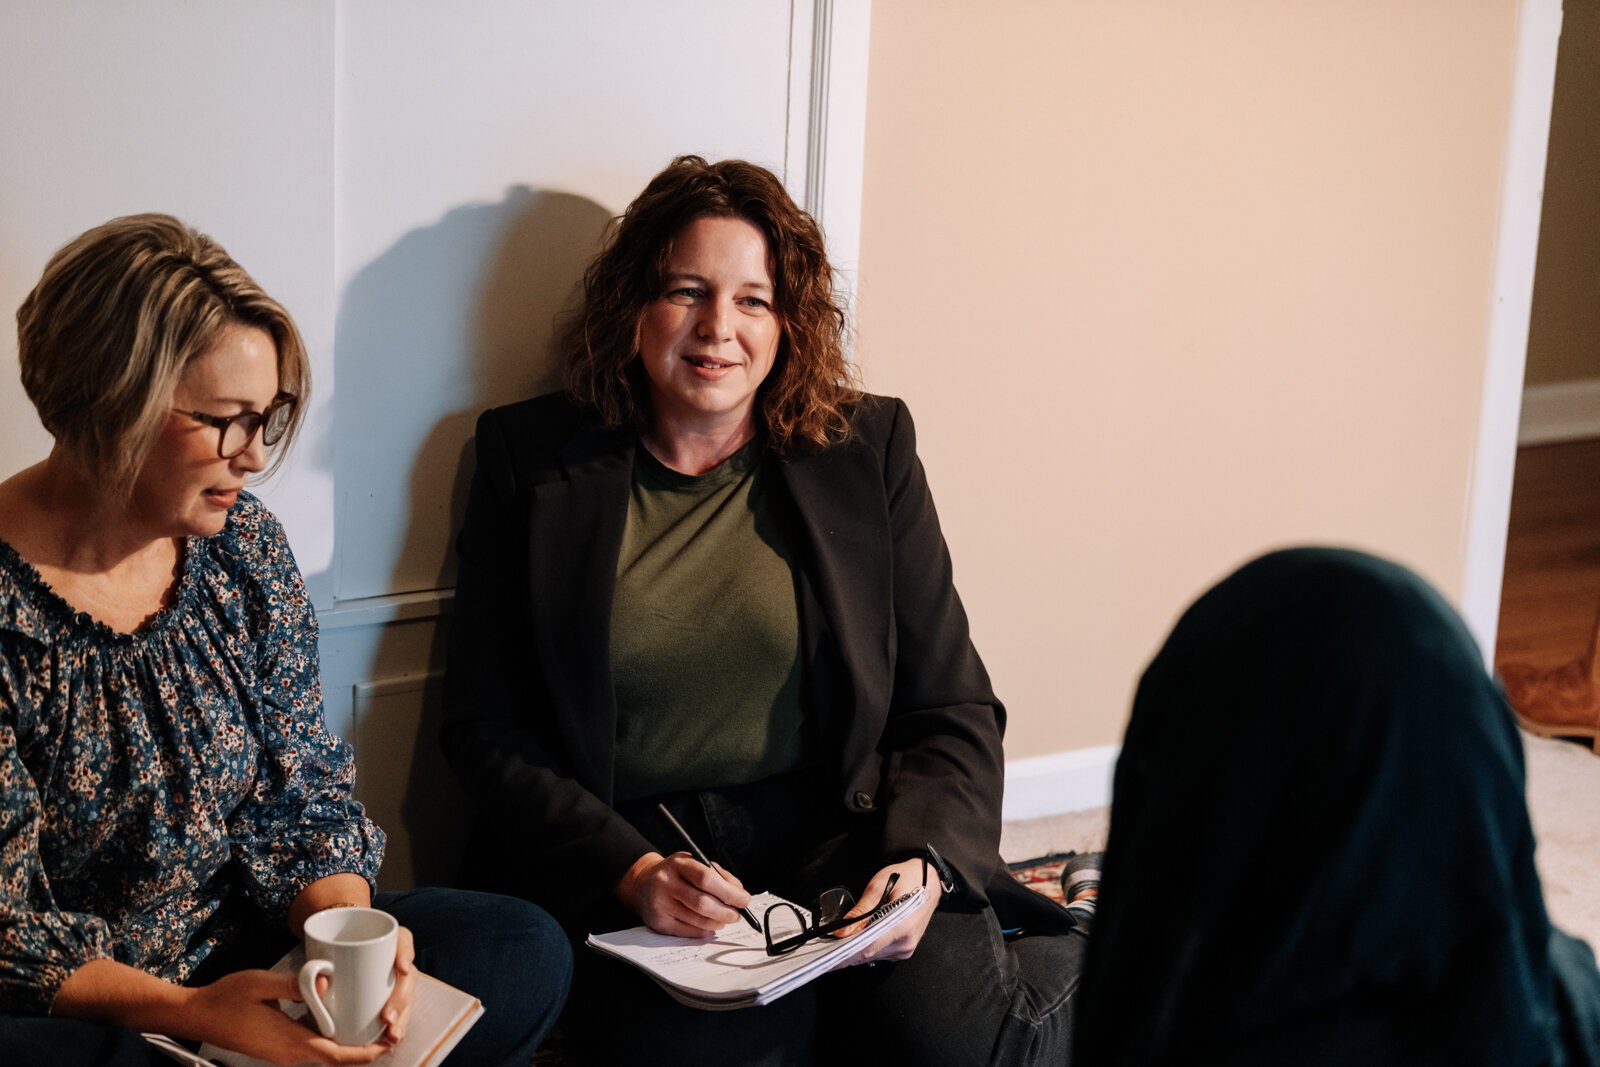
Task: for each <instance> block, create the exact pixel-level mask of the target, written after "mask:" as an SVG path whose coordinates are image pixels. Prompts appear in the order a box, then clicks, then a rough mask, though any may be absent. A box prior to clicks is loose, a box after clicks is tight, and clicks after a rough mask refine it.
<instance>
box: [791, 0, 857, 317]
mask: <svg viewBox="0 0 1600 1067" xmlns="http://www.w3.org/2000/svg"><path fill="white" fill-rule="evenodd" d="M871 30H872V0H811V2H810V3H806V2H803V0H795V2H794V3H793V4H792V6H791V7H790V24H789V114H788V145H787V152H788V156H787V158H786V159H785V160H784V180H785V182H786V183H787V184H788V186H789V191H790V193H791V194H793V195H794V197H795V199H796V200H798V201H799V202H800V206H801V207H803V208H805V209H806V210H807V211H808V212H810V213H811V216H812V217H813V218H815V219H816V220H817V223H818V224H819V225H820V226H821V227H822V231H823V233H824V235H825V236H826V237H827V240H828V257H829V259H831V260H832V261H833V265H834V268H835V271H836V274H837V279H836V283H837V285H838V286H839V291H840V292H841V293H842V294H843V296H844V298H845V304H846V307H847V308H848V309H849V310H850V312H851V318H852V320H853V319H854V312H855V302H856V272H857V269H858V267H859V263H860V258H861V193H862V181H863V177H864V175H865V165H866V143H867V60H868V43H869V40H870V37H871Z"/></svg>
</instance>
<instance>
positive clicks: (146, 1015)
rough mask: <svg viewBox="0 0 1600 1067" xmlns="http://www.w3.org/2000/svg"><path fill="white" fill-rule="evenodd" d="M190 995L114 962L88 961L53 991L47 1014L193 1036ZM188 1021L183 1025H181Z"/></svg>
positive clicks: (177, 986)
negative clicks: (53, 995)
mask: <svg viewBox="0 0 1600 1067" xmlns="http://www.w3.org/2000/svg"><path fill="white" fill-rule="evenodd" d="M193 994H194V991H193V990H191V989H186V988H184V987H183V986H180V985H176V984H174V983H172V982H168V981H165V980H164V979H161V978H157V977H156V976H155V975H153V974H147V973H146V972H144V971H141V970H139V969H138V968H137V967H130V966H128V965H127V964H125V963H118V962H117V961H115V960H109V959H98V960H90V961H89V962H88V963H85V964H84V965H83V966H82V967H79V968H78V969H77V970H75V971H73V972H72V974H71V976H70V977H68V978H67V980H66V981H65V982H63V983H62V984H61V988H60V989H59V990H58V991H57V992H56V999H55V1001H54V1003H52V1004H51V1006H50V1014H51V1015H52V1016H53V1017H55V1018H59V1019H78V1020H81V1021H83V1022H91V1023H101V1024H105V1025H111V1026H125V1027H128V1028H129V1029H132V1030H153V1031H156V1032H158V1033H163V1034H170V1035H172V1036H174V1037H195V1036H197V1035H195V1034H193V1033H190V1032H188V1027H190V1026H192V1025H193V1023H194V1020H193V1018H191V1017H190V1016H191V1014H192V1013H190V1012H189V1011H188V1008H189V1006H190V1002H191V1001H192V999H193ZM186 1020H187V1021H186Z"/></svg>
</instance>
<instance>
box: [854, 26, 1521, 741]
mask: <svg viewBox="0 0 1600 1067" xmlns="http://www.w3.org/2000/svg"><path fill="white" fill-rule="evenodd" d="M1516 15H1517V12H1516V4H1515V0H1406V2H1404V3H1397V2H1395V0H1360V2H1349V3H1342V4H1326V3H1306V2H1286V0H1190V2H1178V0H1120V2H1119V3H1116V4H1107V3H1100V2H1087V0H1070V2H1068V0H1052V2H1042V0H1041V2H1022V0H997V2H990V3H985V4H973V3H970V2H968V0H941V2H929V0H877V2H876V3H875V4H874V5H873V25H872V56H871V67H870V85H869V104H868V126H867V148H866V183H865V192H864V201H863V231H862V252H861V279H860V340H859V346H858V347H859V352H860V357H861V362H862V365H863V368H864V370H865V373H866V378H867V382H868V385H869V387H870V388H872V389H874V390H876V391H880V392H887V393H895V394H899V395H901V396H903V397H905V398H906V399H907V401H908V402H909V403H910V404H911V407H912V411H913V413H915V414H916V416H917V420H918V426H919V431H920V436H921V451H922V454H923V459H924V461H925V463H926V464H927V466H928V470H929V476H930V480H931V482H932V485H933V489H934V493H935V495H936V498H937V500H938V501H939V505H940V510H941V514H942V517H943V520H944V524H945V530H946V534H947V536H948V538H949V540H950V542H951V548H952V551H953V554H954V556H955V561H956V578H957V583H958V585H959V587H960V589H961V591H962V593H963V596H964V597H965V599H966V602H967V607H968V610H969V613H970V614H971V616H972V618H973V628H974V633H975V637H976V639H977V642H978V646H979V649H980V651H981V652H982V653H983V655H984V657H985V659H986V661H987V662H988V664H989V666H990V670H991V672H992V673H993V674H994V676H995V681H996V685H997V687H998V689H999V691H1000V693H1001V696H1002V697H1003V698H1004V699H1005V700H1006V701H1007V703H1008V704H1009V705H1010V707H1011V711H1012V722H1011V728H1010V732H1009V735H1008V745H1007V747H1008V754H1009V755H1010V756H1011V757H1012V758H1017V757H1025V756H1032V755H1040V754H1043V753H1048V752H1055V751H1059V750H1064V749H1070V748H1078V747H1083V746H1089V745H1096V744H1103V743H1108V742H1112V741H1115V740H1118V739H1120V736H1121V730H1122V725H1123V723H1124V721H1125V717H1126V709H1127V706H1128V700H1129V697H1130V695H1131V693H1132V688H1133V685H1134V682H1135V680H1136V678H1137V675H1138V672H1139V671H1140V670H1141V669H1142V667H1143V665H1144V663H1145V661H1146V660H1147V658H1148V657H1149V655H1150V654H1151V653H1152V652H1153V650H1154V649H1155V647H1156V645H1157V643H1158V642H1159V640H1160V639H1161V637H1162V636H1163V634H1164V632H1165V630H1166V628H1167V627H1168V626H1169V625H1170V623H1171V622H1172V620H1173V618H1174V617H1175V615H1176V613H1177V612H1178V611H1179V610H1181V608H1182V607H1183V606H1184V604H1185V603H1186V602H1187V601H1188V600H1189V599H1190V598H1192V597H1193V596H1194V595H1195V594H1197V593H1198V592H1199V591H1200V590H1201V589H1203V588H1204V587H1205V586H1206V585H1207V584H1208V583H1209V582H1211V581H1212V580H1214V579H1215V578H1217V577H1219V576H1220V575H1222V574H1223V573H1225V572H1226V571H1227V570H1229V569H1230V568H1232V567H1233V566H1235V565H1236V564H1238V563H1240V562H1242V561H1243V560H1244V559H1246V558H1248V557H1250V556H1252V555H1254V554H1256V553H1258V552H1260V551H1262V550H1264V549H1267V548H1270V547H1273V546H1277V545H1283V544H1288V543H1294V542H1304V541H1319V542H1338V543H1347V544H1354V545H1359V546H1364V547H1368V548H1371V549H1374V550H1377V551H1381V552H1383V553H1385V554H1387V555H1390V556H1392V557H1396V558H1398V559H1400V560H1402V561H1404V562H1407V563H1409V564H1411V565H1413V566H1415V567H1417V568H1418V569H1420V570H1421V571H1422V572H1423V573H1424V574H1425V575H1426V576H1427V577H1429V578H1431V579H1432V580H1433V581H1435V582H1436V583H1438V584H1439V585H1440V586H1441V587H1443V589H1444V590H1445V592H1446V593H1447V594H1449V595H1451V596H1455V595H1457V594H1458V593H1459V592H1460V587H1461V582H1462V576H1463V566H1464V543H1465V542H1464V539H1465V527H1466V518H1467V507H1468V485H1469V479H1470V477H1471V475H1472V461H1473V450H1474V441H1475V438H1476V432H1477V426H1478V417H1479V407H1480V405H1479V400H1480V391H1481V388H1482V381H1483V375H1484V367H1485V353H1486V348H1487V344H1488V329H1489V313H1490V304H1491V291H1492V281H1493V271H1494V253H1495V248H1494V245H1495V235H1496V225H1497V210H1498V203H1499V201H1498V196H1499V191H1500V185H1501V179H1502V170H1503V156H1504V149H1505V143H1506V131H1507V124H1508V114H1509V105H1510V96H1511V93H1510V86H1511V75H1512V60H1513V52H1514V44H1515V28H1516Z"/></svg>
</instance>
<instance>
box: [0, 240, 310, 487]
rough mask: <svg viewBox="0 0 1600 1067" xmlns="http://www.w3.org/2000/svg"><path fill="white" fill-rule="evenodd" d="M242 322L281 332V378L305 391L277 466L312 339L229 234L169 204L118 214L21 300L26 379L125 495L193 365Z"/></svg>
mask: <svg viewBox="0 0 1600 1067" xmlns="http://www.w3.org/2000/svg"><path fill="white" fill-rule="evenodd" d="M234 324H242V325H246V326H256V327H260V328H261V329H263V330H265V331H266V332H267V333H268V334H270V335H271V337H272V340H273V343H274V345H276V347H277V350H278V388H279V389H280V390H281V391H282V392H285V393H292V394H293V395H294V396H296V397H298V398H299V400H300V403H298V404H297V405H295V412H294V419H293V421H292V422H291V423H290V425H289V428H288V430H287V431H286V432H285V433H284V436H283V438H282V439H281V440H280V441H279V442H278V446H277V450H276V452H275V454H274V457H273V463H272V466H273V467H274V468H275V467H276V466H277V463H278V462H279V461H280V460H281V459H282V456H283V450H284V448H286V447H287V446H288V444H289V442H290V441H292V440H293V439H294V435H295V433H296V431H298V430H299V424H300V418H301V413H302V412H304V411H305V409H306V401H307V394H308V392H309V390H310V387H311V373H310V364H309V362H308V360H307V358H306V349H305V343H304V342H303V341H302V340H301V339H300V331H299V330H298V329H296V328H295V324H294V320H293V319H291V318H290V317H289V313H288V312H287V311H285V310H284V309H283V305H281V304H279V303H278V302H277V301H276V300H274V299H272V298H271V297H270V296H268V295H267V294H266V293H264V292H262V291H261V287H260V286H259V285H257V284H256V283H255V281H254V279H252V278H251V277H250V275H248V274H246V273H245V271H244V268H243V267H241V266H239V264H237V263H235V262H234V261H233V260H232V259H231V258H230V257H229V256H228V253H227V252H226V251H224V250H223V248H222V246H221V245H219V244H217V243H216V242H215V241H213V240H212V239H211V238H209V237H207V236H206V235H204V234H202V233H199V232H197V231H195V230H194V229H192V228H190V227H189V226H186V225H184V224H183V223H182V222H180V221H178V220H177V219H175V218H173V217H172V216H171V215H157V214H147V215H128V216H125V217H123V218H119V219H112V220H111V221H110V222H107V223H104V224H103V225H100V226H96V227H95V228H94V229H92V230H89V231H88V232H86V233H84V234H82V235H80V236H79V237H77V238H75V239H74V240H72V241H71V242H70V243H68V244H67V245H66V246H65V247H63V248H62V249H61V250H60V251H58V252H57V253H56V254H55V255H54V256H52V257H51V258H50V262H49V263H47V264H46V265H45V268H44V275H43V276H42V277H41V278H40V279H39V284H38V285H36V286H34V287H33V292H31V293H29V294H28V298H27V299H26V300H24V301H23V302H22V306H21V307H20V308H18V309H17V349H18V353H17V354H18V358H19V361H20V362H21V364H22V387H23V389H24V390H25V391H26V392H27V394H28V399H29V400H31V401H33V406H34V408H35V410H37V411H38V413H39V421H40V422H42V423H44V428H45V429H46V430H48V431H50V434H51V436H52V437H54V438H55V439H56V443H57V445H58V446H59V447H60V448H61V449H62V450H63V452H64V453H65V455H66V457H67V458H68V459H69V460H71V461H72V462H73V463H75V464H76V465H78V466H79V467H80V468H82V469H83V470H84V471H85V472H86V473H88V474H90V475H91V476H93V477H96V478H98V479H102V480H103V482H104V484H105V486H106V487H107V490H108V491H109V492H112V493H118V494H121V495H123V496H124V497H125V496H126V495H127V494H128V493H131V492H132V490H133V482H134V479H135V478H136V477H137V476H138V474H139V471H140V470H141V469H142V468H143V466H144V463H145V460H146V459H147V458H148V457H149V455H150V449H151V447H152V446H153V445H154V443H155V439H156V435H157V434H158V433H159V432H160V430H161V427H162V426H163V425H164V424H165V422H166V419H167V416H168V412H169V409H170V407H171V405H172V395H173V392H174V391H175V390H176V389H177V386H178V379H179V377H180V376H181V375H182V374H183V370H184V368H185V367H186V366H188V364H189V361H190V360H192V359H194V358H195V357H197V356H200V355H203V354H204V353H206V352H208V351H210V350H211V349H212V348H213V347H214V346H215V345H216V343H217V341H218V339H219V337H220V335H221V334H222V332H223V330H224V329H226V328H227V327H228V326H231V325H234Z"/></svg>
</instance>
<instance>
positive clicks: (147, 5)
mask: <svg viewBox="0 0 1600 1067" xmlns="http://www.w3.org/2000/svg"><path fill="white" fill-rule="evenodd" d="M333 57H334V12H333V9H332V8H331V7H330V6H329V5H328V4H326V3H323V2H321V0H280V2H275V3H252V4H248V5H240V4H185V3H178V2H175V0H127V2H119V3H116V4H90V3H57V2H52V0H17V2H8V3H7V4H5V5H4V6H3V7H0V309H3V310H4V312H5V322H6V326H5V328H4V329H0V472H4V474H7V475H9V474H10V473H11V472H12V471H15V470H17V469H19V468H21V467H24V466H27V465H28V464H30V463H32V462H34V461H36V460H39V459H42V458H43V457H44V455H45V454H46V453H47V452H48V451H49V448H50V439H49V437H48V435H46V434H45V432H44V431H43V430H42V429H41V428H40V427H39V423H38V419H37V418H36V417H35V416H34V412H33V408H32V406H31V405H30V404H29V403H28V401H27V398H26V397H25V396H24V395H23V393H22V389H21V387H20V385H19V384H18V381H17V371H16V333H15V330H14V328H13V327H12V326H11V323H12V321H14V320H13V319H12V316H13V314H14V313H15V309H16V307H17V305H19V304H20V303H21V302H22V300H23V298H24V297H25V296H26V295H27V294H28V291H29V290H30V289H32V288H33V285H34V283H35V282H36V281H37V280H38V277H39V272H40V271H41V269H42V268H43V267H44V264H45V261H46V260H47V259H49V257H50V254H51V253H52V252H54V251H55V250H56V249H57V248H59V247H60V246H61V245H62V244H64V243H66V241H68V240H69V239H71V238H72V237H74V236H76V235H77V234H79V233H81V232H82V231H83V230H85V229H87V228H89V227H90V226H93V225H95V224H97V223H100V222H104V221H105V220H106V219H109V218H113V217H115V216H117V215H126V214H130V213H133V212H139V211H166V212H171V213H173V214H176V215H178V216H180V217H182V218H184V219H185V220H187V221H188V222H190V223H192V224H193V225H195V226H197V227H199V228H200V229H202V230H204V231H206V232H208V233H210V234H211V235H212V236H214V237H216V238H217V239H218V240H219V241H221V242H222V244H223V245H224V246H225V247H226V248H227V249H228V251H229V252H231V253H232V254H233V255H234V257H235V258H237V259H238V260H239V261H240V262H241V263H243V264H244V265H245V266H246V268H247V269H248V270H249V271H250V272H251V273H252V274H253V275H254V276H255V278H256V280H257V281H259V282H260V283H261V284H262V286H263V287H265V288H266V290H267V291H268V292H270V293H272V294H273V295H274V296H276V297H277V298H278V299H280V300H282V301H283V302H284V303H285V304H286V305H287V306H288V307H289V309H290V310H291V311H292V312H293V314H294V316H295V318H296V320H297V321H298V322H299V324H300V328H301V329H302V330H303V331H304V333H305V336H306V341H307V343H308V344H309V346H310V348H311V352H312V361H313V366H314V374H315V377H316V380H317V382H318V385H319V386H321V387H322V388H323V390H324V392H328V393H331V390H330V389H328V388H327V386H328V384H329V382H330V381H331V378H332V370H333V353H332V341H333V323H334V307H335V293H334V289H333V263H334V243H333V234H334V202H333V196H332V193H333V170H332V166H331V162H332V159H333V153H334V108H333V103H334V77H333ZM325 410H326V409H325V407H321V406H319V409H318V412H317V413H314V415H313V422H314V423H315V422H316V420H317V419H318V418H319V417H320V413H321V412H324V411H325ZM312 436H313V437H315V436H317V435H316V434H315V433H313V435H312ZM330 471H331V462H329V461H328V460H327V458H326V456H324V455H319V453H318V450H317V449H315V448H309V449H301V450H300V451H299V452H298V453H296V454H295V455H293V456H292V457H291V458H290V461H289V463H288V465H286V467H285V469H284V471H283V472H282V474H281V475H280V479H279V480H280V482H281V483H282V484H283V485H286V486H293V487H295V491H293V492H279V493H277V494H275V495H274V496H273V504H274V506H275V507H276V508H277V509H278V511H279V513H280V514H281V516H282V517H283V519H284V521H285V523H286V524H287V525H288V526H289V529H290V530H291V531H294V532H295V534H296V541H295V545H296V548H297V549H298V550H299V551H300V552H301V553H302V554H303V555H306V556H308V557H309V562H310V563H311V564H312V565H313V566H315V564H316V563H317V562H318V561H319V559H324V558H326V557H327V555H328V548H327V545H326V544H324V543H322V539H318V538H316V537H313V536H309V534H310V532H311V531H314V530H316V529H317V528H318V527H319V526H320V525H321V524H322V523H323V521H324V520H323V516H324V515H326V514H327V510H328V505H329V503H330V502H331V500H332V493H331V489H330V488H329V485H328V474H329V473H330Z"/></svg>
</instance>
